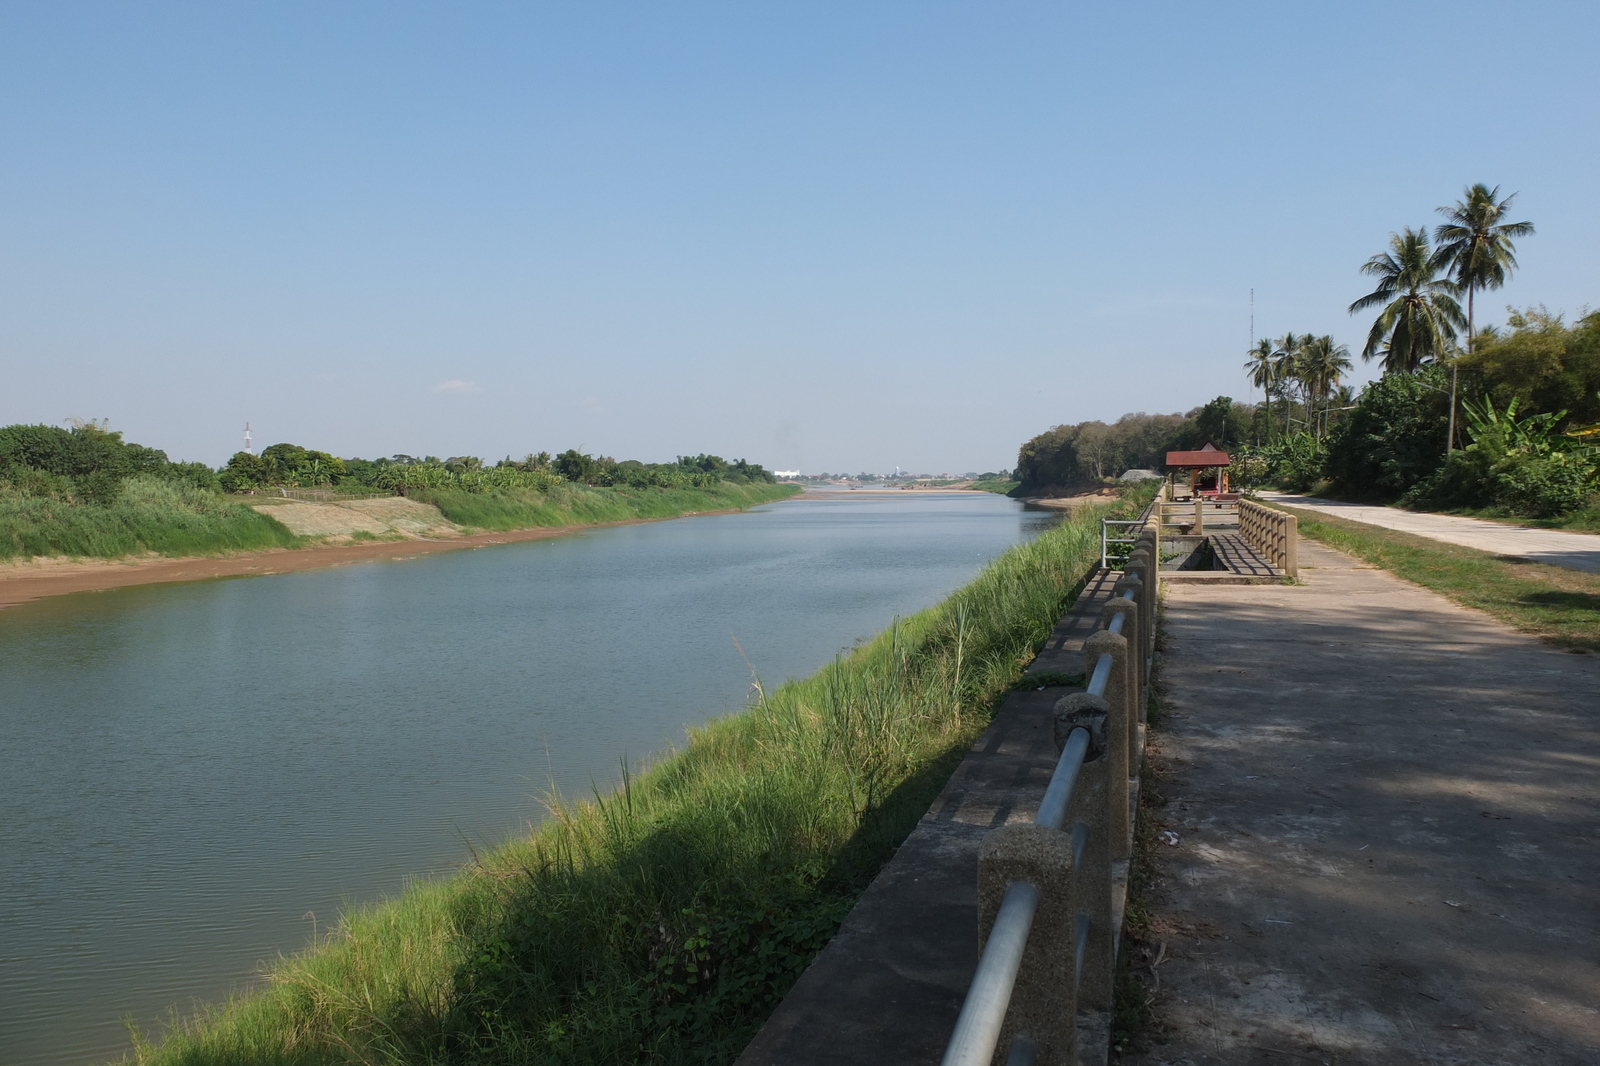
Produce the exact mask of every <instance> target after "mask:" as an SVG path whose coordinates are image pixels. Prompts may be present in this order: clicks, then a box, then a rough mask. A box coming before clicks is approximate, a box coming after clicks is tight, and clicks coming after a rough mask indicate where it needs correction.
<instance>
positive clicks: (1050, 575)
mask: <svg viewBox="0 0 1600 1066" xmlns="http://www.w3.org/2000/svg"><path fill="white" fill-rule="evenodd" d="M1106 510H1107V509H1105V508H1083V509H1080V510H1079V511H1077V512H1075V513H1074V514H1073V515H1071V516H1070V517H1069V518H1068V519H1067V520H1066V521H1065V522H1064V523H1063V524H1062V525H1061V526H1060V527H1058V528H1056V529H1054V530H1051V531H1049V532H1047V533H1045V534H1043V535H1041V536H1040V537H1038V538H1036V539H1035V540H1033V541H1031V542H1029V543H1027V544H1024V545H1020V546H1018V547H1016V548H1013V549H1012V550H1011V551H1009V552H1007V553H1006V554H1005V555H1004V556H1002V557H1001V558H999V559H998V560H996V561H995V562H994V563H993V564H991V565H990V566H989V567H988V568H987V569H985V570H984V571H983V572H982V573H981V574H980V575H979V576H978V577H977V578H976V579H975V580H974V581H973V582H971V583H970V584H969V585H967V586H966V587H964V588H962V589H960V590H959V591H957V592H956V593H955V594H953V595H952V596H950V597H949V598H948V599H947V600H945V601H944V602H943V603H941V604H940V605H938V606H937V607H933V608H931V609H929V610H926V611H923V612H921V613H919V614H916V615H914V616H912V617H910V618H906V619H902V620H899V621H898V622H897V623H896V624H895V625H894V626H893V627H892V628H891V629H890V630H888V631H887V632H885V633H883V634H880V635H879V636H878V637H877V638H876V639H875V640H873V641H871V642H870V643H868V644H866V645H863V646H862V647H860V648H858V649H857V650H855V651H854V652H852V653H851V654H849V655H848V656H844V657H841V658H840V659H838V660H836V661H835V662H834V663H833V664H832V665H830V666H828V667H826V668H824V669H823V670H821V671H819V672H818V673H817V674H816V675H814V676H812V677H810V678H807V679H805V680H802V681H796V682H791V683H789V684H786V685H784V686H783V687H782V688H780V689H778V690H777V691H775V692H772V693H766V692H765V691H762V690H760V689H759V687H758V689H757V693H758V698H757V700H756V702H755V705H754V706H752V707H751V708H749V709H748V710H746V711H744V712H742V713H739V714H735V715H732V716H729V717H727V718H723V719H720V720H718V721H715V722H712V723H711V724H709V725H707V726H705V727H703V728H700V729H696V730H693V731H692V733H691V736H690V739H689V742H688V744H687V746H686V747H685V748H684V749H682V750H681V751H679V752H677V753H675V754H673V755H671V756H670V757H667V758H665V759H663V760H662V761H660V762H659V763H658V764H657V765H656V766H654V767H653V768H652V769H650V770H648V771H646V772H644V773H641V774H639V775H637V776H633V777H630V778H627V779H625V780H624V783H623V785H622V787H621V788H620V789H618V790H617V791H616V792H615V793H614V794H612V795H608V796H601V797H596V798H595V799H594V800H593V801H591V802H588V803H582V804H577V805H566V804H562V803H559V802H552V804H551V807H552V816H551V817H550V818H549V819H548V820H547V821H546V822H545V823H544V824H543V825H542V826H540V827H539V828H538V829H537V830H535V831H534V833H533V834H532V835H531V836H530V837H528V838H527V839H523V840H518V841H515V842H513V843H510V844H508V845H505V846H504V847H501V848H500V849H498V850H496V851H494V852H492V853H490V854H488V855H486V856H484V857H482V858H481V859H480V860H479V861H478V862H477V863H476V864H474V865H473V866H471V867H469V868H468V869H466V870H464V871H462V872H460V873H459V874H457V875H455V876H453V877H451V878H449V879H446V880H442V881H437V882H432V883H426V884H419V885H415V886H413V887H412V888H411V889H409V890H408V891H407V892H406V893H405V894H404V895H403V896H401V897H400V898H399V899H396V900H392V901H388V902H384V903H379V904H374V905H371V906H367V907H363V908H360V909H358V910H356V911H354V912H353V913H351V914H349V915H348V916H347V917H346V918H345V920H344V922H343V924H342V925H341V926H340V928H339V929H338V931H337V932H335V933H334V934H333V935H331V936H330V937H329V938H328V939H327V940H326V941H324V942H322V943H320V944H318V945H316V946H314V947H313V948H311V949H309V950H307V951H306V952H304V953H302V954H300V955H297V956H294V957H292V958H286V959H283V960H281V961H280V962H279V963H278V964H277V965H276V966H275V967H274V968H273V969H272V971H271V974H270V982H269V984H268V985H267V987H266V988H265V989H264V990H263V991H262V992H260V993H259V994H256V995H253V996H249V997H246V998H241V999H238V1000H236V1001H234V1002H231V1003H228V1004H226V1005H223V1006H220V1007H217V1008H213V1009H211V1010H208V1011H206V1012H203V1013H201V1014H200V1015H198V1016H195V1017H191V1018H188V1019H184V1020H178V1021H175V1023H174V1026H173V1027H172V1029H171V1031H170V1032H169V1033H168V1035H167V1036H166V1037H165V1039H164V1040H162V1041H161V1042H160V1043H159V1044H156V1043H150V1042H145V1041H140V1042H139V1043H138V1045H137V1050H136V1051H135V1054H134V1056H133V1061H135V1062H137V1063H139V1064H142V1066H171V1064H180V1063H181V1064H185V1066H202V1064H223V1063H226V1064H229V1066H247V1064H268V1063H271V1064H291V1063H292V1064H297V1066H298V1064H323V1063H330V1064H331V1063H348V1062H360V1063H379V1062H382V1063H454V1062H460V1063H468V1062H470V1063H491V1064H492V1063H507V1064H509V1063H524V1064H543V1063H549V1064H556V1063H560V1064H589V1063H593V1064H600V1063H606V1064H616V1063H642V1062H650V1063H667V1064H677V1063H726V1062H730V1061H732V1060H733V1059H734V1058H735V1057H736V1056H737V1055H738V1053H739V1052H740V1050H741V1049H742V1048H743V1047H744V1045H745V1044H746V1043H747V1042H748V1040H749V1038H750V1037H751V1036H752V1035H753V1034H754V1032H755V1031H756V1029H757V1028H759V1026H760V1025H761V1023H762V1022H763V1021H764V1020H765V1018H766V1017H767V1015H768V1014H769V1013H770V1012H771V1010H772V1008H773V1007H774V1006H775V1005H776V1004H777V1002H778V1000H779V999H780V998H781V997H782V996H783V994H784V993H785V992H786V991H787V990H788V988H789V986H790V985H791V984H792V983H793V981H794V980H795V978H796V977H797V976H798V975H799V973H800V971H801V970H802V969H803V968H804V967H805V966H806V964H807V963H808V962H809V961H810V959H811V958H812V956H813V955H814V954H815V953H816V952H817V951H818V950H819V949H820V948H821V947H822V946H823V945H824V944H825V943H826V942H827V940H828V939H829V938H830V937H831V936H832V935H833V933H834V931H835V930H836V929H837V927H838V924H839V922H840V921H841V920H842V918H843V916H844V915H845V914H846V913H847V912H848V910H849V908H850V907H851V905H852V904H853V903H854V901H855V899H856V897H857V896H858V895H859V894H860V892H861V891H862V890H863V889H864V888H865V886H866V885H867V883H868V882H869V881H870V880H871V878H872V877H873V876H874V874H875V873H876V872H877V870H878V869H879V867H880V866H881V865H882V864H883V862H884V861H886V860H887V859H888V858H889V856H890V855H892V854H893V852H894V850H895V848H896V847H898V846H899V844H900V842H901V841H902V840H904V838H905V837H906V835H907V834H908V833H909V832H910V831H911V830H912V828H914V827H915V825H916V823H917V820H918V819H919V818H920V817H921V816H922V814H923V813H924V812H925V811H926V810H927V808H928V806H929V804H930V803H931V802H932V800H933V799H934V798H935V796H937V794H938V792H939V790H940V789H941V788H942V787H943V785H944V782H945V780H946V779H947V778H948V776H949V774H950V773H951V771H952V770H953V769H954V768H955V766H956V765H957V764H958V763H959V762H960V760H961V758H962V756H963V754H964V753H965V751H966V750H967V748H968V747H969V746H970V744H971V742H972V740H973V739H974V737H975V736H976V734H977V733H978V732H979V731H980V730H981V729H982V728H983V726H984V725H985V724H986V723H987V721H988V719H989V716H990V714H991V713H992V711H993V709H994V707H995V706H996V705H997V704H998V702H999V701H1000V700H1001V699H1003V698H1004V695H1005V693H1006V692H1007V691H1008V690H1009V689H1010V688H1011V686H1012V685H1013V684H1014V683H1015V681H1016V680H1017V678H1018V676H1019V675H1020V673H1021V671H1022V669H1023V667H1024V666H1026V664H1027V663H1029V662H1030V661H1031V660H1032V658H1033V656H1034V654H1035V652H1036V650H1037V649H1038V647H1040V646H1041V645H1042V644H1043V642H1044V640H1045V639H1046V637H1048V635H1049V633H1050V630H1051V627H1052V626H1053V625H1054V623H1055V622H1056V620H1057V619H1058V618H1059V617H1060V615H1061V613H1062V611H1063V610H1064V609H1065V607H1066V606H1067V605H1068V604H1070V603H1071V601H1072V599H1073V597H1074V596H1075V595H1076V594H1077V592H1078V590H1079V589H1080V588H1081V586H1082V584H1083V581H1084V580H1085V578H1086V576H1087V574H1088V573H1089V571H1090V568H1091V567H1092V566H1093V565H1094V564H1095V563H1096V562H1098V559H1097V556H1098V552H1099V518H1100V517H1101V516H1102V515H1104V514H1105V513H1106Z"/></svg>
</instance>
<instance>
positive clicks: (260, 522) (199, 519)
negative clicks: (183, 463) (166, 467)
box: [0, 477, 303, 560]
mask: <svg viewBox="0 0 1600 1066" xmlns="http://www.w3.org/2000/svg"><path fill="white" fill-rule="evenodd" d="M302 543H303V541H302V538H300V537H296V536H295V535H294V534H293V533H290V532H289V531H288V530H287V529H285V528H284V527H283V525H282V524H280V523H279V522H277V521H275V520H273V519H271V518H268V517H267V516H266V515H261V514H257V513H256V512H255V511H252V510H251V509H250V508H249V507H246V506H244V505H243V504H241V503H239V502H237V501H236V500H232V499H229V498H228V497H226V496H223V495H221V494H220V493H217V492H213V491H210V490H208V489H203V488H197V487H195V486H193V485H187V484H184V483H182V482H176V481H160V480H156V479H155V478H145V477H132V478H129V479H127V481H126V482H124V484H123V488H122V491H121V492H120V493H119V494H118V495H117V498H116V499H115V500H114V501H113V502H111V503H106V504H100V503H82V502H76V501H71V500H65V499H59V498H56V497H50V496H24V495H16V494H0V560H12V559H30V558H33V557H35V556H41V555H45V556H48V555H68V556H79V557H83V558H90V559H115V558H118V557H120V556H125V555H138V554H143V553H145V552H155V553H156V554H158V555H168V556H183V555H214V554H219V553H222V552H237V551H265V550H267V549H268V548H295V547H299V546H300V545H301V544H302Z"/></svg>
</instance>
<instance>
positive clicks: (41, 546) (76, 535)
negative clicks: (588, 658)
mask: <svg viewBox="0 0 1600 1066" xmlns="http://www.w3.org/2000/svg"><path fill="white" fill-rule="evenodd" d="M799 491H800V490H799V489H798V488H797V487H796V486H793V485H774V484H770V483H767V482H752V483H750V484H745V485H739V484H734V483H733V482H728V481H722V482H717V483H715V484H713V485H708V486H705V487H685V488H629V487H618V488H591V487H589V486H586V485H575V484H560V485H557V486H555V487H553V488H551V489H549V490H546V491H542V492H541V491H534V490H507V491H501V492H484V493H473V492H463V491H460V490H455V489H422V490H416V491H414V492H412V493H411V495H412V496H413V497H414V498H416V499H418V500H420V501H422V502H424V503H431V504H433V505H435V506H437V507H438V508H439V509H440V511H442V512H443V513H444V516H445V517H446V518H448V519H449V520H450V521H452V522H455V523H456V524H458V525H462V526H470V527H475V528H477V529H482V530H493V531H496V532H504V531H508V530H513V529H539V528H555V527H563V526H586V525H598V524H600V523H603V522H627V521H631V520H635V519H648V518H674V517H677V516H678V515H683V514H691V513H694V512H699V511H726V510H733V509H737V508H744V507H754V506H756V505H757V504H762V503H771V502H772V501H774V500H781V499H784V498H785V497H788V496H792V495H794V494H795V493H797V492H799ZM250 499H251V497H239V496H224V495H222V494H220V493H218V492H215V491H211V490H208V489H204V488H198V487H195V486H193V485H187V484H184V483H182V482H175V481H162V480H156V479H154V478H146V477H133V478H129V479H127V480H126V481H125V482H124V483H123V486H122V489H121V491H120V492H119V493H118V494H117V496H116V498H115V499H114V500H113V501H112V502H110V503H91V502H82V501H76V500H70V499H61V498H57V497H50V496H23V495H15V494H12V495H7V494H4V493H0V561H11V560H17V559H31V558H36V557H40V556H70V557H76V558H88V559H117V558H122V557H126V556H137V555H145V554H149V553H154V554H156V555H161V556H168V557H183V556H205V555H224V554H230V553H235V552H253V551H266V550H268V549H271V548H305V547H312V546H315V545H317V544H320V543H322V538H318V537H298V536H295V535H294V534H293V533H291V532H290V531H289V530H288V529H287V528H285V527H284V526H283V525H282V524H281V523H280V522H278V521H277V520H276V519H274V518H271V517H269V516H268V515H264V514H260V513H257V512H256V511H255V510H253V509H251V507H250V506H249V501H250Z"/></svg>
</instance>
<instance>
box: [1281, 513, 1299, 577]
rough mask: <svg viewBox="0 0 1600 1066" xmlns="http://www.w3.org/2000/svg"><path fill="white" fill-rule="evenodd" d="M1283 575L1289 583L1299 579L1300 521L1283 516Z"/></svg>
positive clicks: (1289, 516)
mask: <svg viewBox="0 0 1600 1066" xmlns="http://www.w3.org/2000/svg"><path fill="white" fill-rule="evenodd" d="M1283 574H1284V576H1285V577H1287V578H1289V580H1291V581H1298V580H1299V578H1300V519H1298V518H1296V517H1295V516H1294V515H1292V514H1286V515H1284V516H1283Z"/></svg>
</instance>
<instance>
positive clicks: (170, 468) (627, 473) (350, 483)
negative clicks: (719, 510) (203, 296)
mask: <svg viewBox="0 0 1600 1066" xmlns="http://www.w3.org/2000/svg"><path fill="white" fill-rule="evenodd" d="M130 478H149V479H155V480H161V481H172V482H183V483H186V484H189V485H192V486H194V487H197V488H201V489H207V490H210V491H214V492H219V493H220V492H231V493H251V492H262V491H271V490H273V489H278V488H330V489H350V490H380V491H397V492H401V493H405V492H407V491H409V490H411V489H457V490H461V491H466V492H497V491H510V490H534V491H540V492H545V491H549V490H550V489H553V488H555V487H556V486H559V485H563V484H582V485H591V486H596V487H631V488H652V487H654V488H690V487H708V486H711V485H715V484H717V483H719V482H730V483H733V484H749V483H751V482H774V481H776V480H777V479H776V478H775V477H773V475H772V473H771V472H770V471H768V470H767V469H765V468H764V467H762V466H761V465H760V464H758V463H751V462H747V461H746V460H744V459H737V460H733V461H729V460H727V459H724V458H722V457H721V456H718V455H708V454H704V453H702V454H700V455H692V456H688V455H685V456H679V457H678V458H677V459H676V461H674V462H671V463H642V462H639V461H638V460H633V459H626V460H622V461H620V462H619V461H618V460H616V459H613V458H611V457H610V456H604V455H602V456H594V455H588V454H585V453H583V452H580V451H578V450H577V449H568V450H567V451H564V452H562V453H560V454H559V455H554V456H552V455H551V454H550V453H549V452H539V453H537V454H530V455H527V456H525V457H524V458H522V459H512V458H511V457H510V456H507V457H506V458H504V459H501V460H500V461H498V462H496V463H494V464H492V465H490V464H487V463H485V462H484V460H483V459H481V458H479V457H477V456H470V455H464V456H454V457H451V458H448V459H440V458H438V457H437V456H423V457H418V456H412V455H393V456H390V457H388V458H384V459H360V458H344V459H342V458H339V457H338V456H335V455H333V454H332V453H330V452H326V451H320V450H318V449H315V448H306V447H302V446H300V445H297V444H289V443H280V444H273V445H271V446H269V447H266V448H263V449H262V450H261V452H260V453H259V454H255V453H252V452H238V453H236V454H235V455H234V456H233V457H232V458H231V459H229V460H228V462H227V463H226V464H225V465H224V466H222V467H221V468H220V469H212V468H211V467H209V466H207V465H206V464H204V463H175V462H172V461H171V460H170V459H168V458H167V455H166V453H165V452H163V451H161V450H159V449H156V448H149V447H146V446H144V445H141V444H133V443H130V442H127V441H124V440H123V439H122V433H121V432H120V431H113V430H111V429H110V428H109V427H108V426H107V424H106V423H104V422H77V423H74V424H73V425H72V427H71V428H70V429H64V428H61V427H59V426H49V425H11V426H0V494H9V495H12V496H22V497H52V498H57V499H61V500H65V501H68V502H74V503H84V504H99V505H107V504H111V503H113V502H115V501H116V500H117V498H118V497H119V496H120V495H121V493H122V491H123V489H124V487H125V485H126V483H127V481H128V480H129V479H130Z"/></svg>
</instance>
